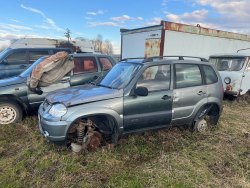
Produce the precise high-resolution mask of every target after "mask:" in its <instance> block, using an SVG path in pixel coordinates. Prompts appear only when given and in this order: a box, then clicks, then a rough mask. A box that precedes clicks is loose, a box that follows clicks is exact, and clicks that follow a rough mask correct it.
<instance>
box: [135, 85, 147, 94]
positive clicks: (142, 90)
mask: <svg viewBox="0 0 250 188" xmlns="http://www.w3.org/2000/svg"><path fill="white" fill-rule="evenodd" d="M134 93H135V94H136V95H138V96H148V88H146V87H137V88H136V89H135V91H134Z"/></svg>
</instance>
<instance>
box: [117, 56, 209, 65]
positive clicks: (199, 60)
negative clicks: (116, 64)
mask: <svg viewBox="0 0 250 188" xmlns="http://www.w3.org/2000/svg"><path fill="white" fill-rule="evenodd" d="M159 58H160V59H159ZM164 58H165V59H164ZM173 58H175V59H173ZM176 58H178V59H176ZM185 58H194V59H195V60H193V59H184V58H183V56H165V57H164V56H159V57H158V56H156V57H151V58H147V59H143V58H128V59H124V60H121V61H120V62H121V63H138V64H144V65H149V66H151V65H155V64H165V63H168V64H175V63H189V64H203V65H204V64H206V65H211V64H210V63H209V62H208V61H207V60H206V59H204V58H200V57H191V56H186V57H185Z"/></svg>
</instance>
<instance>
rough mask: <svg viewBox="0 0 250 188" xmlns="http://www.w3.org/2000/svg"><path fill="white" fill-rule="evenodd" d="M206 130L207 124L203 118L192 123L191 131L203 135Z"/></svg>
mask: <svg viewBox="0 0 250 188" xmlns="http://www.w3.org/2000/svg"><path fill="white" fill-rule="evenodd" d="M207 130H208V122H207V121H206V120H205V119H204V118H202V119H198V120H197V121H196V122H195V123H194V127H193V131H195V132H200V133H203V132H206V131H207Z"/></svg>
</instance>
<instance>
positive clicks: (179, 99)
mask: <svg viewBox="0 0 250 188" xmlns="http://www.w3.org/2000/svg"><path fill="white" fill-rule="evenodd" d="M174 78H175V80H174V93H173V112H174V113H173V122H174V124H185V123H187V122H186V120H187V119H188V118H189V117H190V116H191V114H192V112H193V110H194V108H195V106H196V105H198V104H199V103H200V104H202V103H203V104H204V103H206V102H207V87H206V86H205V85H203V84H204V80H203V78H202V74H201V68H200V67H199V65H197V64H187V63H179V64H175V65H174Z"/></svg>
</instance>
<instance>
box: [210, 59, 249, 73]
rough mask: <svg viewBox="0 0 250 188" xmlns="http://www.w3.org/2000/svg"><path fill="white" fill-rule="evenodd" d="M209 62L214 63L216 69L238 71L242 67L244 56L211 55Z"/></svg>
mask: <svg viewBox="0 0 250 188" xmlns="http://www.w3.org/2000/svg"><path fill="white" fill-rule="evenodd" d="M209 62H210V63H212V64H214V65H215V67H216V68H217V70H218V71H239V70H241V69H242V67H243V65H244V63H245V58H244V57H212V58H210V59H209Z"/></svg>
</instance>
